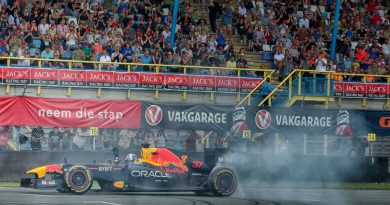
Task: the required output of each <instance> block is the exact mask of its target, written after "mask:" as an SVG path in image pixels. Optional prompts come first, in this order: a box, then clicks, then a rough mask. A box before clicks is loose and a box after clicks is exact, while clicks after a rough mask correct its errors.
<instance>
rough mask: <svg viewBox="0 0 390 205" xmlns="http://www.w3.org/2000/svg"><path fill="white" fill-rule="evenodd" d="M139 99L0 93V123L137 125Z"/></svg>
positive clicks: (28, 124)
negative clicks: (9, 95) (2, 94)
mask: <svg viewBox="0 0 390 205" xmlns="http://www.w3.org/2000/svg"><path fill="white" fill-rule="evenodd" d="M141 107H142V106H141V102H135V101H125V100H112V101H109V100H81V99H80V100H78V99H58V98H34V97H8V96H2V97H0V112H1V113H2V114H1V115H0V122H1V125H15V126H17V125H20V126H26V125H27V126H48V127H85V128H90V127H99V128H133V129H134V128H141V116H140V114H141Z"/></svg>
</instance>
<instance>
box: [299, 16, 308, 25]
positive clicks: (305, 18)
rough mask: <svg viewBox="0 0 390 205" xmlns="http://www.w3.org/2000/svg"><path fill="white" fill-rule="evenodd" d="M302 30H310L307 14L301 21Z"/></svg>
mask: <svg viewBox="0 0 390 205" xmlns="http://www.w3.org/2000/svg"><path fill="white" fill-rule="evenodd" d="M299 27H300V28H310V20H309V18H307V14H304V15H303V18H301V19H299Z"/></svg>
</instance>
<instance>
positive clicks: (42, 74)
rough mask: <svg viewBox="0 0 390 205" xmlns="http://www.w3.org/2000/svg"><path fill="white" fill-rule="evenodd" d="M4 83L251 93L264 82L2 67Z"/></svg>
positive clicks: (251, 79) (234, 78)
mask: <svg viewBox="0 0 390 205" xmlns="http://www.w3.org/2000/svg"><path fill="white" fill-rule="evenodd" d="M0 69H1V71H0V76H1V83H5V84H11V85H41V86H64V87H86V88H116V89H148V90H150V89H153V90H172V91H189V92H219V93H238V92H241V93H249V92H250V91H251V90H252V89H253V88H255V87H256V86H257V85H258V84H259V83H260V82H261V80H262V79H261V78H246V77H230V76H206V75H184V74H172V73H147V72H116V71H115V72H114V71H96V70H64V69H62V70H59V69H49V68H47V69H46V68H16V67H0Z"/></svg>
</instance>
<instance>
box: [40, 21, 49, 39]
mask: <svg viewBox="0 0 390 205" xmlns="http://www.w3.org/2000/svg"><path fill="white" fill-rule="evenodd" d="M49 28H50V26H49V24H48V23H46V19H42V21H41V23H40V24H39V26H38V32H39V35H41V36H43V35H45V34H46V31H47V30H49Z"/></svg>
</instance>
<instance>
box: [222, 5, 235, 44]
mask: <svg viewBox="0 0 390 205" xmlns="http://www.w3.org/2000/svg"><path fill="white" fill-rule="evenodd" d="M222 23H223V25H225V26H226V27H227V36H228V38H229V39H231V38H232V24H233V10H232V8H231V7H230V2H229V1H227V2H226V4H225V5H224V8H223V19H222Z"/></svg>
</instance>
